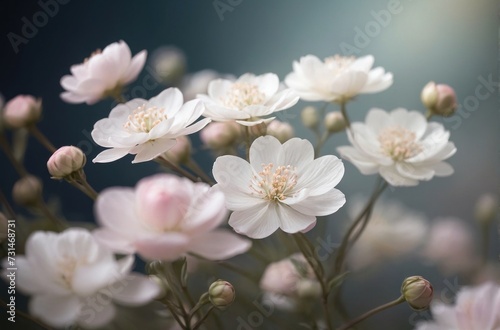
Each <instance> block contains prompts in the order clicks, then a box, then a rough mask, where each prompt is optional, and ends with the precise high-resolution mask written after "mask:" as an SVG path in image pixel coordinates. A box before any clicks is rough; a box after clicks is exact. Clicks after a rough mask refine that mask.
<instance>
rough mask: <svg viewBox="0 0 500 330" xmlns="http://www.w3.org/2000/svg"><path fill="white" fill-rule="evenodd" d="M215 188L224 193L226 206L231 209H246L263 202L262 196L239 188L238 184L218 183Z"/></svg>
mask: <svg viewBox="0 0 500 330" xmlns="http://www.w3.org/2000/svg"><path fill="white" fill-rule="evenodd" d="M214 188H215V189H220V190H221V191H222V192H223V193H224V196H225V200H226V207H227V208H228V209H229V210H231V211H241V210H245V209H248V208H249V207H253V206H255V205H257V204H260V203H261V202H262V199H261V198H259V197H257V196H253V195H251V194H250V193H249V192H248V191H243V189H239V188H238V187H237V186H236V185H216V186H214ZM244 188H246V186H245V187H244Z"/></svg>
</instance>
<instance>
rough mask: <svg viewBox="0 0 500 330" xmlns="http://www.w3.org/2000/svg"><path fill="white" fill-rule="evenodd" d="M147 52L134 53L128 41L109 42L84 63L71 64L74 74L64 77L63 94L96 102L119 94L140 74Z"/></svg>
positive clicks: (72, 100)
mask: <svg viewBox="0 0 500 330" xmlns="http://www.w3.org/2000/svg"><path fill="white" fill-rule="evenodd" d="M146 55H147V52H146V51H145V50H143V51H141V52H139V53H138V54H136V55H135V56H134V57H132V55H131V53H130V48H129V47H128V45H127V44H126V43H125V42H124V41H119V42H114V43H112V44H110V45H108V46H107V47H106V48H104V50H103V51H102V52H101V51H97V52H95V53H93V54H92V55H91V56H90V58H88V59H86V60H85V61H84V62H83V63H81V64H75V65H72V66H71V75H66V76H64V77H62V78H61V86H62V87H63V88H64V89H65V90H66V92H64V93H62V94H61V98H62V99H63V100H64V101H65V102H68V103H84V102H86V103H87V104H94V103H96V102H98V101H99V100H101V99H103V98H105V97H107V96H115V95H116V94H119V92H120V90H121V88H122V87H123V86H125V85H127V84H128V83H130V82H132V81H134V80H135V79H136V78H137V76H138V75H139V73H140V72H141V70H142V67H143V66H144V63H145V62H146Z"/></svg>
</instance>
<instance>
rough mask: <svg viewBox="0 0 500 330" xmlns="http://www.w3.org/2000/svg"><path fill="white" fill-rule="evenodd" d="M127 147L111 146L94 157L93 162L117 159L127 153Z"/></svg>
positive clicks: (106, 161)
mask: <svg viewBox="0 0 500 330" xmlns="http://www.w3.org/2000/svg"><path fill="white" fill-rule="evenodd" d="M129 151H130V149H129V148H112V149H107V150H104V151H102V152H100V153H99V154H98V155H97V156H96V157H95V158H94V159H92V162H93V163H109V162H112V161H115V160H117V159H120V158H123V157H125V155H127V154H128V153H129Z"/></svg>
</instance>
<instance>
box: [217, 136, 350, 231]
mask: <svg viewBox="0 0 500 330" xmlns="http://www.w3.org/2000/svg"><path fill="white" fill-rule="evenodd" d="M213 175H214V178H215V180H216V181H217V183H218V184H217V185H216V186H214V188H215V189H220V190H221V191H222V192H223V193H224V195H225V196H226V206H227V208H228V209H230V210H233V211H234V212H233V213H232V214H231V217H230V218H229V225H230V226H231V227H233V229H234V230H235V231H236V232H238V233H241V234H244V235H247V236H249V237H251V238H264V237H267V236H269V235H271V234H272V233H273V232H275V231H276V230H277V229H278V228H281V229H282V230H283V231H285V232H287V233H296V232H299V231H306V230H309V229H311V228H312V227H314V225H315V224H316V216H324V215H328V214H332V213H334V212H336V211H337V210H338V209H339V208H340V207H342V205H344V203H345V197H344V194H342V193H341V192H340V191H339V190H337V189H335V188H334V187H335V186H336V185H337V184H338V183H339V182H340V180H341V179H342V176H343V175H344V165H343V164H342V161H341V160H339V159H338V158H337V157H335V156H333V155H328V156H323V157H321V158H318V159H316V160H315V159H314V149H313V146H312V145H311V143H310V142H309V141H307V140H302V139H298V138H293V139H290V140H288V141H287V142H285V143H284V144H283V145H282V144H281V143H280V142H279V141H278V140H277V139H276V138H275V137H273V136H263V137H260V138H257V139H256V140H255V141H254V142H253V143H252V146H251V147H250V163H248V162H246V161H245V160H243V159H241V158H239V157H236V156H221V157H218V158H217V160H216V161H215V164H214V167H213Z"/></svg>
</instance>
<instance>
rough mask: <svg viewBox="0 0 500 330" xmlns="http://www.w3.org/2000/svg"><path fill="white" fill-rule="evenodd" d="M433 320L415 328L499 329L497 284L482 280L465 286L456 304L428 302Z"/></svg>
mask: <svg viewBox="0 0 500 330" xmlns="http://www.w3.org/2000/svg"><path fill="white" fill-rule="evenodd" d="M431 311H432V315H433V317H434V320H433V321H425V322H420V323H418V324H417V327H416V330H443V329H450V330H451V329H453V330H455V329H457V330H498V329H500V313H499V311H500V286H499V285H498V284H494V283H491V282H490V283H484V284H482V285H480V286H475V287H464V288H462V289H461V290H460V291H459V292H458V295H457V299H456V303H455V306H449V305H445V304H443V303H441V302H436V303H433V304H432V305H431Z"/></svg>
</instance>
